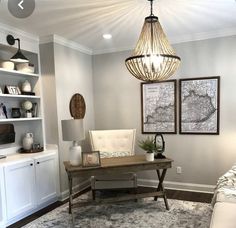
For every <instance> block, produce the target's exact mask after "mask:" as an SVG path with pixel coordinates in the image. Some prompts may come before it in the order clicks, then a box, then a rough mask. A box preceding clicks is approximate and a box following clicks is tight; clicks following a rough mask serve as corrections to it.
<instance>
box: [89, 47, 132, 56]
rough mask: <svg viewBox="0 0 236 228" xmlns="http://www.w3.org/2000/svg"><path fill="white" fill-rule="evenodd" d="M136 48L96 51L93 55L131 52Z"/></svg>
mask: <svg viewBox="0 0 236 228" xmlns="http://www.w3.org/2000/svg"><path fill="white" fill-rule="evenodd" d="M134 48H135V46H132V47H123V48H108V49H101V50H94V51H93V55H102V54H108V53H115V52H122V51H131V50H133V49H134Z"/></svg>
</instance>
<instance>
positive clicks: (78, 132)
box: [61, 119, 85, 141]
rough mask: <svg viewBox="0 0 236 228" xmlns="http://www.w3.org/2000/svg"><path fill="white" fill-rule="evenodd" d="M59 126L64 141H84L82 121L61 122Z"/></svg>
mask: <svg viewBox="0 0 236 228" xmlns="http://www.w3.org/2000/svg"><path fill="white" fill-rule="evenodd" d="M61 126H62V138H63V140H64V141H81V140H83V139H85V133H84V125H83V119H70V120H62V121H61Z"/></svg>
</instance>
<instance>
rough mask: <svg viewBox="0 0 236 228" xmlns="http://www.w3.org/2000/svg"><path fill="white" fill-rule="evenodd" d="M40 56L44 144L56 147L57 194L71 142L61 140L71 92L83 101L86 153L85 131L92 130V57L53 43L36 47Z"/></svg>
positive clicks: (86, 146) (64, 184)
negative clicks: (57, 149) (58, 168)
mask: <svg viewBox="0 0 236 228" xmlns="http://www.w3.org/2000/svg"><path fill="white" fill-rule="evenodd" d="M40 55H41V64H42V79H43V80H42V81H43V88H44V91H43V93H44V112H45V131H46V143H47V144H51V143H52V144H58V146H59V157H60V180H61V192H64V191H65V190H66V189H68V183H67V176H66V173H65V168H64V165H63V161H65V160H68V151H69V146H70V145H71V144H72V142H65V141H63V140H62V131H61V120H64V119H71V118H72V117H71V115H70V111H69V103H70V99H71V97H72V96H73V94H75V93H80V94H82V95H83V97H84V99H85V102H86V114H85V118H84V127H85V131H86V140H85V141H84V142H83V143H82V150H83V151H86V150H89V148H90V147H89V142H88V130H89V129H93V128H94V104H93V83H92V57H91V56H90V55H87V54H83V53H81V52H79V51H77V50H74V49H71V48H68V47H65V46H62V45H59V44H56V43H49V44H42V45H40ZM44 58H45V59H44ZM75 184H76V183H75Z"/></svg>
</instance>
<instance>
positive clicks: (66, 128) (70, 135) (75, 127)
mask: <svg viewBox="0 0 236 228" xmlns="http://www.w3.org/2000/svg"><path fill="white" fill-rule="evenodd" d="M61 125H62V138H63V141H73V145H72V146H70V149H69V160H70V163H71V165H73V166H77V165H81V164H82V157H81V146H80V145H78V141H82V140H84V139H85V133H84V126H83V119H70V120H62V121H61Z"/></svg>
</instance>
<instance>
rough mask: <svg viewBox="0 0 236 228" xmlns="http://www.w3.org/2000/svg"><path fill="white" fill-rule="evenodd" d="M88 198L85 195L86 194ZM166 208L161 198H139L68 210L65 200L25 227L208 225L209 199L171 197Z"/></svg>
mask: <svg viewBox="0 0 236 228" xmlns="http://www.w3.org/2000/svg"><path fill="white" fill-rule="evenodd" d="M83 198H85V197H83ZM168 202H169V206H170V210H169V211H167V210H166V209H165V204H164V201H163V199H162V198H160V199H158V201H154V200H153V198H145V199H140V200H139V201H138V202H134V201H127V202H122V203H116V204H103V205H99V206H86V207H83V208H75V209H73V211H74V212H73V217H72V216H71V215H69V214H68V204H64V205H62V206H60V207H58V208H56V209H55V210H53V211H51V212H49V213H47V214H46V215H44V216H42V217H40V218H38V219H36V220H35V221H33V222H31V223H29V224H27V225H26V226H24V228H51V227H53V228H55V227H58V228H64V227H65V228H67V227H76V228H77V227H78V228H79V227H81V228H154V227H155V228H208V227H209V224H210V218H211V213H212V210H211V206H210V204H206V203H197V202H187V201H181V200H168Z"/></svg>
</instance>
